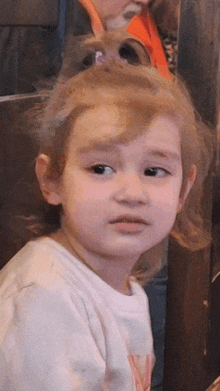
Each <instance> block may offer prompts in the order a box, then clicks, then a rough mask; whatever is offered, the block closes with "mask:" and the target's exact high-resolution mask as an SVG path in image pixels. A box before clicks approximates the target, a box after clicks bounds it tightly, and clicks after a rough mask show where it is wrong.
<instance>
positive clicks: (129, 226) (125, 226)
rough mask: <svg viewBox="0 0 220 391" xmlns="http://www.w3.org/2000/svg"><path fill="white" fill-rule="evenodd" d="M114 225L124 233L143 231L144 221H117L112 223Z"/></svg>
mask: <svg viewBox="0 0 220 391" xmlns="http://www.w3.org/2000/svg"><path fill="white" fill-rule="evenodd" d="M114 226H115V227H116V228H117V230H118V231H120V232H124V233H138V232H141V231H143V228H144V227H145V226H146V224H144V223H140V222H139V223H134V222H133V223H132V222H118V223H114Z"/></svg>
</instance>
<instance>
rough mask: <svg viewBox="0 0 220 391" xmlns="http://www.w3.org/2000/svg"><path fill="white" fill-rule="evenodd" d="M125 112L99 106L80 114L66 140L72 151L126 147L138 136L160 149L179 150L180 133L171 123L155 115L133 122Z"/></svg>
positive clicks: (165, 118)
mask: <svg viewBox="0 0 220 391" xmlns="http://www.w3.org/2000/svg"><path fill="white" fill-rule="evenodd" d="M128 114H131V113H128V112H127V109H124V110H123V109H121V108H120V109H119V108H118V107H117V106H114V105H111V106H104V105H103V106H99V107H95V108H91V109H88V110H86V111H85V112H84V113H82V114H81V115H80V116H79V117H78V118H77V119H76V121H75V124H74V128H73V130H72V134H71V137H70V142H71V143H72V145H73V146H74V149H78V150H80V151H81V152H86V151H89V150H91V149H93V148H97V147H98V148H101V149H102V148H103V150H105V148H107V149H108V147H110V146H114V145H116V144H129V143H130V142H133V141H134V140H135V139H137V138H138V137H141V138H143V142H144V143H147V144H149V145H151V146H152V147H156V145H157V144H159V145H160V149H163V148H164V149H167V146H169V147H170V148H171V149H172V144H174V145H175V147H174V149H175V150H177V149H178V150H180V131H179V127H178V125H177V124H175V121H172V119H170V118H168V117H165V116H156V117H154V118H151V121H150V122H148V123H147V121H144V120H143V122H142V124H140V120H139V121H137V122H138V123H136V122H135V121H134V118H133V116H132V121H131V118H129V117H131V116H129V115H128Z"/></svg>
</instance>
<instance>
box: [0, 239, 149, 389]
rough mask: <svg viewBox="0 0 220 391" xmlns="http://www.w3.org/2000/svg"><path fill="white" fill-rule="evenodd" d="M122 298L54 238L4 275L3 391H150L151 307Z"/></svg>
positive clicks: (0, 292) (0, 288)
mask: <svg viewBox="0 0 220 391" xmlns="http://www.w3.org/2000/svg"><path fill="white" fill-rule="evenodd" d="M131 292H132V295H131V296H127V295H123V294H122V293H119V292H117V291H116V290H114V289H113V288H112V287H111V286H109V285H108V284H107V283H105V282H104V281H103V280H102V279H101V278H100V277H99V276H98V275H96V274H95V273H94V272H93V271H91V270H90V269H89V268H88V267H87V266H85V265H84V264H83V263H82V262H80V261H79V260H78V259H76V258H75V257H74V256H73V255H72V254H70V253H69V252H68V251H67V250H66V249H65V248H64V247H63V246H61V245H60V244H58V243H57V242H55V241H54V240H52V239H50V238H46V237H43V238H40V239H37V240H35V241H31V242H29V243H28V244H26V246H25V247H23V249H21V250H20V251H19V252H18V253H17V254H16V255H15V256H14V257H13V258H12V259H11V261H10V262H9V263H8V264H7V265H6V266H5V267H4V268H3V270H2V272H1V274H0V311H1V312H0V346H1V348H0V389H1V390H2V391H12V390H13V391H15V390H16V391H29V390H31V391H37V390H39V391H101V390H102V391H107V390H108V391H143V390H144V391H146V390H150V378H151V372H152V366H153V362H154V355H153V341H152V334H151V326H150V316H149V309H148V300H147V296H146V294H145V292H144V290H143V289H142V288H141V287H140V286H139V284H138V283H137V282H136V281H135V280H134V279H131Z"/></svg>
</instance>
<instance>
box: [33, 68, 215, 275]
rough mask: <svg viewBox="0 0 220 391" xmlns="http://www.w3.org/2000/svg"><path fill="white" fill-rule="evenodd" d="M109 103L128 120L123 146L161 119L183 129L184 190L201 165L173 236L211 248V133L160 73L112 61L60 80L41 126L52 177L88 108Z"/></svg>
mask: <svg viewBox="0 0 220 391" xmlns="http://www.w3.org/2000/svg"><path fill="white" fill-rule="evenodd" d="M103 104H104V105H115V106H117V108H118V110H119V113H120V112H121V113H122V114H123V116H125V117H124V118H126V131H125V132H124V133H122V134H120V135H119V136H118V140H119V141H121V142H125V143H126V142H128V141H131V140H133V139H135V138H136V137H137V136H138V135H139V134H140V133H143V132H145V131H146V128H147V126H148V125H149V124H150V123H151V121H152V120H153V119H154V118H155V117H157V116H161V115H165V116H168V117H170V118H171V119H172V121H174V122H175V123H176V124H177V125H178V128H179V130H180V134H181V149H182V150H181V152H182V165H183V183H182V190H181V191H182V192H184V190H185V187H186V183H187V180H188V177H189V173H190V169H191V167H192V165H193V164H194V165H195V166H196V167H197V178H196V181H195V185H194V187H193V190H192V191H191V192H190V194H189V196H188V198H187V201H186V203H185V206H184V208H183V210H182V211H181V212H180V213H179V214H178V215H177V217H176V221H175V224H174V227H173V229H172V231H171V235H172V236H173V237H174V238H175V239H176V240H177V242H178V243H179V244H180V245H182V246H184V247H186V248H188V249H191V250H199V249H201V248H204V247H206V246H207V245H208V244H209V243H210V240H211V239H210V234H209V231H208V229H207V226H206V222H205V220H204V217H203V213H202V208H201V201H202V189H203V187H202V185H203V181H204V179H205V177H206V175H207V172H208V169H209V165H210V159H211V157H212V139H211V135H210V133H209V130H208V129H207V128H206V127H205V125H203V124H202V123H201V121H200V120H199V118H198V115H197V114H196V113H195V110H194V108H193V105H192V103H191V101H190V99H189V96H188V94H187V92H186V91H185V89H184V88H183V86H182V85H180V84H179V82H178V81H177V80H176V79H173V80H172V81H167V80H165V79H164V78H163V77H162V76H160V75H159V73H158V72H157V71H156V70H155V69H152V68H147V67H142V66H140V67H138V68H134V67H132V66H130V65H128V64H119V63H114V62H110V63H108V64H105V65H103V66H100V67H94V68H90V69H88V70H87V71H85V72H83V73H80V74H78V75H77V76H75V77H73V78H71V79H69V80H68V81H67V82H66V83H64V84H62V83H59V82H58V84H57V85H56V87H55V88H54V90H53V91H52V92H51V96H50V99H49V100H48V102H47V105H46V107H45V108H44V110H43V115H42V116H41V118H40V121H39V126H38V128H37V134H38V137H39V141H40V152H41V153H45V154H47V155H48V156H49V157H50V162H51V163H50V167H49V172H48V175H50V176H51V177H52V178H54V179H58V178H59V177H60V176H61V175H62V171H63V169H64V166H65V160H66V155H67V152H68V137H69V136H70V134H71V132H72V131H74V123H75V120H76V118H78V116H79V115H81V113H83V112H85V111H86V110H88V108H91V107H94V106H96V107H97V106H100V105H103ZM45 206H46V208H47V211H46V213H45V214H44V217H45V215H47V216H48V211H50V213H51V211H52V210H55V211H56V213H57V216H59V208H57V207H56V208H55V207H53V206H49V205H46V204H45ZM34 221H35V220H34V219H32V220H31V224H29V228H30V229H31V230H32V233H33V236H41V235H45V234H48V233H51V232H53V231H55V230H56V229H58V228H59V217H58V218H57V220H56V222H57V224H54V225H53V226H51V224H50V222H51V220H49V222H48V221H46V219H45V218H44V219H41V222H40V223H39V220H38V225H37V224H35V222H34ZM141 267H143V265H142V266H141ZM145 269H146V267H145ZM139 271H140V270H139ZM139 271H138V272H137V273H136V272H135V274H138V273H139ZM144 273H145V274H146V270H145V272H144V271H143V275H144ZM139 274H140V273H139ZM139 274H138V275H139ZM141 279H142V277H140V276H139V280H141Z"/></svg>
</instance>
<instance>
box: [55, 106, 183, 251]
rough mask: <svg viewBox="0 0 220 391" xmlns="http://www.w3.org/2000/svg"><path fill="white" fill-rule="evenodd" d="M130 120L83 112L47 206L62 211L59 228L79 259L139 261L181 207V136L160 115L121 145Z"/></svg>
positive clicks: (102, 110) (106, 110) (105, 110)
mask: <svg viewBox="0 0 220 391" xmlns="http://www.w3.org/2000/svg"><path fill="white" fill-rule="evenodd" d="M125 124H126V118H122V116H121V115H119V113H118V112H117V109H115V108H112V107H99V108H96V109H90V110H88V111H86V112H85V113H84V114H82V115H81V116H80V117H78V119H77V120H76V122H75V126H74V132H73V133H72V135H71V136H70V141H69V148H68V156H67V161H66V165H65V168H64V171H63V175H62V179H61V181H60V183H59V184H57V185H54V186H55V187H54V188H53V191H50V196H49V198H48V202H49V203H53V204H58V203H61V204H62V206H63V216H62V219H61V230H63V232H65V235H67V236H68V238H69V239H70V240H71V245H72V247H73V249H75V251H76V252H77V253H78V254H81V253H85V252H86V253H87V255H89V254H91V255H93V256H94V254H96V255H97V256H99V257H100V256H101V257H104V258H105V259H113V258H114V259H115V258H116V259H117V258H119V259H122V258H123V257H125V258H126V257H130V258H131V257H135V259H138V257H139V256H140V255H141V254H142V253H143V252H145V251H147V250H148V249H150V248H151V247H152V246H154V245H156V244H157V243H159V242H160V241H161V240H162V239H163V238H164V237H166V236H167V235H168V234H169V232H170V230H171V228H172V227H173V224H174V222H175V218H176V214H177V211H178V208H179V207H180V201H181V200H180V190H181V185H182V163H181V147H180V134H179V129H178V127H177V125H176V124H175V123H174V122H172V120H171V119H169V118H166V117H158V118H155V119H154V120H153V122H152V123H151V124H150V126H149V127H148V128H147V129H146V132H143V133H142V134H141V135H139V136H137V138H136V139H135V140H133V141H131V142H128V143H127V144H126V143H123V144H122V143H119V141H118V139H117V136H119V135H120V134H121V133H122V132H124V131H125V130H126V128H125V126H126V125H125Z"/></svg>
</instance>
